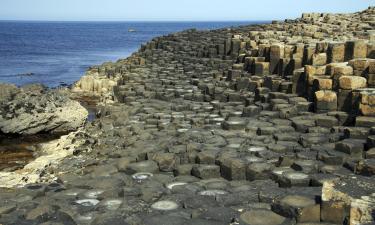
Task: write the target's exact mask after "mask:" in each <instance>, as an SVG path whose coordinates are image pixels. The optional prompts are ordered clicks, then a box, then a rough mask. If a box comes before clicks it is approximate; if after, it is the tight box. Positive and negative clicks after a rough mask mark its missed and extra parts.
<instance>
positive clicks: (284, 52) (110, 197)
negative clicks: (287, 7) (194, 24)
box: [0, 8, 375, 225]
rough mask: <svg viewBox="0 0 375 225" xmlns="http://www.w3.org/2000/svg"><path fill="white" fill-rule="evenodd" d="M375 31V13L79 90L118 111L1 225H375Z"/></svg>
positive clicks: (179, 43) (242, 37)
mask: <svg viewBox="0 0 375 225" xmlns="http://www.w3.org/2000/svg"><path fill="white" fill-rule="evenodd" d="M372 30H375V8H369V9H367V10H365V11H362V12H359V13H353V14H320V13H308V14H303V16H302V18H300V19H296V20H286V21H285V22H273V23H272V24H264V25H252V26H243V27H237V28H226V29H220V30H213V31H197V30H194V29H192V30H187V31H183V32H180V33H175V34H170V35H167V36H164V37H158V38H155V39H153V40H152V41H151V42H149V43H147V44H145V45H143V46H142V47H141V49H140V50H139V51H138V52H136V53H134V54H133V55H132V56H131V57H129V58H127V59H123V60H119V61H117V62H115V63H106V64H103V65H102V66H98V67H93V68H92V69H90V70H89V71H88V72H87V74H86V75H85V76H84V77H83V78H82V79H81V80H80V81H79V82H77V84H76V85H75V86H74V88H73V90H74V91H78V92H79V93H80V94H86V95H92V96H101V97H102V98H101V101H102V102H103V103H107V104H103V106H101V107H99V113H98V115H99V116H98V118H97V119H96V120H94V121H93V122H91V123H88V124H87V125H86V126H85V128H84V132H82V133H79V135H78V134H77V135H76V136H74V137H72V138H69V140H68V141H67V142H66V146H67V148H68V152H69V155H70V156H69V157H68V158H66V159H65V160H62V162H61V163H60V164H58V165H52V166H51V167H48V166H46V167H45V169H44V170H43V173H36V174H37V175H38V176H40V177H39V178H35V176H33V177H32V178H33V179H31V180H32V182H37V181H41V180H42V181H46V180H47V181H51V177H54V178H55V181H56V182H55V183H52V184H50V183H48V184H39V185H30V186H26V187H25V188H23V189H19V190H18V191H19V192H20V193H21V194H20V195H19V196H18V195H17V198H16V199H21V200H19V201H23V203H24V204H23V205H24V206H23V207H19V206H18V205H16V206H14V207H13V208H11V210H3V211H5V212H6V213H5V214H6V215H5V216H2V217H0V222H1V223H4V224H17V222H19V220H20V219H19V218H20V216H19V215H21V214H22V215H24V217H22V218H25V220H26V222H27V223H28V224H39V223H42V222H44V223H48V222H55V223H57V222H60V223H63V224H65V223H66V224H113V223H119V224H137V225H138V224H144V225H148V224H150V225H158V224H163V225H165V224H176V225H177V224H249V225H251V224H265V225H269V224H275V225H276V224H279V225H287V224H288V225H289V224H301V225H302V224H353V225H354V224H372V223H373V222H374V217H373V215H374V201H373V193H374V192H375V190H374V187H375V183H374V179H373V176H374V173H375V169H374V168H375V162H374V158H375V148H374V147H375V141H374V140H375V138H374V136H373V134H374V128H373V127H374V126H375V117H373V115H374V114H373V112H372V111H373V109H374V105H375V103H374V101H373V100H372V98H373V95H374V94H373V92H374V89H373V85H374V83H373V78H372V77H373V76H374V33H373V32H372ZM8 92H9V91H8ZM8 92H7V93H8ZM109 103H110V104H109ZM77 140H78V141H77ZM64 148H65V147H64ZM71 154H72V155H71ZM33 174H35V173H33ZM46 174H48V176H46ZM25 177H26V178H25V179H26V180H27V176H25ZM43 177H47V178H48V179H42V178H43ZM18 178H20V177H18ZM34 178H35V179H34ZM25 179H22V178H20V180H22V181H23V183H22V184H25V183H27V181H26V182H24V180H25ZM13 184H14V183H12V185H13ZM0 194H2V192H1V191H0ZM4 195H5V198H4V199H7V200H8V199H10V200H9V201H10V202H12V201H13V200H11V199H12V198H15V197H14V194H8V193H4ZM25 196H26V197H25ZM44 196H48V198H45V197H44ZM49 199H53V200H51V201H49ZM6 204H7V205H9V202H7V203H6Z"/></svg>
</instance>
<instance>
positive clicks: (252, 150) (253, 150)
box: [248, 146, 267, 152]
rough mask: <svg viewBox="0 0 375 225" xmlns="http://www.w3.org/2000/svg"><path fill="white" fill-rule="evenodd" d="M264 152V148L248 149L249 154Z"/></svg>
mask: <svg viewBox="0 0 375 225" xmlns="http://www.w3.org/2000/svg"><path fill="white" fill-rule="evenodd" d="M265 150H267V149H266V147H255V146H253V147H250V148H249V149H248V151H249V152H261V151H265Z"/></svg>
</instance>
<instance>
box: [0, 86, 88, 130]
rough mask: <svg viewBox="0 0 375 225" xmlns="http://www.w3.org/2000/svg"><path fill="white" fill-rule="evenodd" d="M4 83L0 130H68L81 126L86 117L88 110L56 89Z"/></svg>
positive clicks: (0, 107)
mask: <svg viewBox="0 0 375 225" xmlns="http://www.w3.org/2000/svg"><path fill="white" fill-rule="evenodd" d="M4 86H5V88H3V90H2V92H4V93H2V94H1V99H0V131H1V132H2V133H5V134H21V135H31V134H36V133H40V132H51V133H67V132H70V131H74V130H77V129H78V128H79V127H82V126H83V125H84V123H85V121H86V118H87V116H88V112H87V110H86V109H85V108H84V107H82V106H81V105H80V103H79V102H77V101H73V100H70V99H69V97H68V95H66V94H63V93H62V92H61V91H59V90H48V91H47V90H44V89H41V88H38V87H31V86H26V87H25V88H24V89H23V88H21V89H16V88H15V87H11V88H9V86H6V85H4ZM4 90H5V91H4Z"/></svg>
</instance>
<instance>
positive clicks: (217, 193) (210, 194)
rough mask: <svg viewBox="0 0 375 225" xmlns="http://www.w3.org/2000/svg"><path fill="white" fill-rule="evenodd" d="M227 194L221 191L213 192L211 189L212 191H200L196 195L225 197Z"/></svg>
mask: <svg viewBox="0 0 375 225" xmlns="http://www.w3.org/2000/svg"><path fill="white" fill-rule="evenodd" d="M227 193H228V192H226V191H223V190H215V189H213V190H205V191H201V192H199V193H198V194H199V195H204V196H216V195H225V194H227Z"/></svg>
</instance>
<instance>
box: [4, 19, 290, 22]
mask: <svg viewBox="0 0 375 225" xmlns="http://www.w3.org/2000/svg"><path fill="white" fill-rule="evenodd" d="M284 20H285V19H243V20H242V19H238V20H236V19H229V20H215V19H214V20H184V19H182V20H177V19H176V20H25V19H11V20H10V19H0V22H271V21H284Z"/></svg>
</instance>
